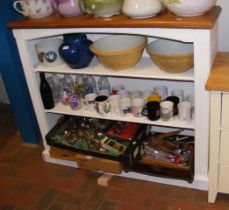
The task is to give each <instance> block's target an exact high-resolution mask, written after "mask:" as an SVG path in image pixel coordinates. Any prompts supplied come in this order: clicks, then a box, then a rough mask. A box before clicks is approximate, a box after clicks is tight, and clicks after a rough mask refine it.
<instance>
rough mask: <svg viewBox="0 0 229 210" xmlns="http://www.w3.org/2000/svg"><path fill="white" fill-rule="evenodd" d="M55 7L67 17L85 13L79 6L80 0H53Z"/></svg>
mask: <svg viewBox="0 0 229 210" xmlns="http://www.w3.org/2000/svg"><path fill="white" fill-rule="evenodd" d="M52 7H53V9H54V10H55V11H56V12H57V13H58V14H60V15H62V16H65V17H71V16H78V15H81V14H83V12H82V11H81V9H80V6H79V0H52Z"/></svg>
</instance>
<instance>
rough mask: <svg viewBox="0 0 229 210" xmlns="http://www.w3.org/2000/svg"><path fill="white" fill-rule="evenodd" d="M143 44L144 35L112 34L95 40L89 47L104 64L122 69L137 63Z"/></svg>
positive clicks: (144, 40) (144, 41)
mask: <svg viewBox="0 0 229 210" xmlns="http://www.w3.org/2000/svg"><path fill="white" fill-rule="evenodd" d="M145 45H146V38H145V37H144V36H135V35H113V36H108V37H105V38H101V39H98V40H96V41H95V42H94V43H93V44H92V45H91V46H90V49H91V51H92V52H93V53H95V55H96V56H97V58H98V60H99V61H100V62H101V63H102V64H103V65H104V66H106V67H108V68H110V69H114V70H124V69H128V68H132V67H133V66H135V64H137V62H138V61H139V60H140V58H141V56H142V53H143V50H144V48H145Z"/></svg>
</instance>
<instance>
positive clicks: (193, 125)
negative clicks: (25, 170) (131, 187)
mask: <svg viewBox="0 0 229 210" xmlns="http://www.w3.org/2000/svg"><path fill="white" fill-rule="evenodd" d="M220 11H221V8H220V7H218V6H215V7H214V8H212V9H211V10H210V11H209V12H208V13H207V14H206V15H203V16H200V17H197V18H194V19H193V18H184V19H183V18H180V17H176V16H174V15H172V14H171V13H169V12H167V11H164V12H163V13H162V14H160V15H159V16H157V17H155V18H149V19H142V20H132V19H129V18H127V17H126V16H124V15H120V16H115V17H112V18H109V19H105V20H104V19H100V18H93V17H91V16H87V15H82V16H78V17H72V18H61V17H59V16H56V15H54V16H50V17H47V18H43V19H37V20H28V19H27V20H26V19H25V20H19V21H15V22H12V23H10V24H8V27H9V28H12V29H13V34H14V37H15V39H16V42H17V46H18V50H19V53H20V56H21V61H22V64H23V68H24V73H25V77H26V80H27V84H28V87H29V91H30V94H31V98H32V102H33V105H34V109H35V112H36V116H37V120H38V123H39V126H40V130H41V134H42V137H43V144H44V151H43V158H44V160H45V161H48V162H50V163H55V164H61V165H67V166H73V167H77V164H76V162H74V161H66V160H60V159H55V158H51V157H50V154H49V149H50V147H49V145H47V143H46V141H45V135H46V134H47V133H48V132H49V131H50V129H51V128H52V127H53V126H54V125H55V124H56V122H57V120H58V118H59V117H60V116H61V115H63V114H66V115H77V116H85V117H96V118H106V119H112V120H123V121H130V122H137V123H145V124H151V125H152V127H153V128H155V129H161V130H163V129H164V130H166V129H168V130H171V129H177V128H180V129H184V132H187V133H191V134H193V135H194V136H195V160H194V164H195V167H194V181H193V183H191V184H189V183H187V182H185V181H182V180H176V179H167V178H158V177H154V176H149V175H143V174H141V173H135V172H128V173H125V172H123V173H122V174H121V176H125V177H129V178H137V179H143V180H148V181H155V182H160V183H166V184H171V185H178V186H186V187H192V188H197V189H205V190H207V189H208V138H209V135H208V132H209V123H208V122H209V106H208V101H209V93H208V92H207V91H205V89H204V85H205V82H206V80H207V77H208V74H209V71H210V69H211V66H212V63H213V61H214V58H215V54H216V52H217V42H218V40H217V18H218V16H219V14H220ZM67 33H86V34H87V35H88V37H89V38H90V39H92V40H96V39H98V38H99V37H101V36H106V35H110V34H139V35H145V36H147V37H148V41H150V40H151V39H158V38H165V39H172V40H179V41H182V42H191V43H193V44H194V68H193V69H190V70H189V71H187V72H185V73H179V74H168V73H166V72H164V71H161V70H160V69H159V68H158V67H157V66H156V65H154V64H153V63H152V61H151V60H150V58H149V56H148V55H147V54H146V53H144V55H143V57H142V59H141V60H140V62H139V63H138V64H137V65H136V66H135V67H134V68H133V69H130V70H127V71H122V72H116V71H112V70H110V69H106V68H104V67H103V66H102V65H101V64H100V63H98V61H97V60H96V58H95V59H94V60H93V61H92V63H91V64H90V66H89V67H88V68H85V69H82V70H73V69H70V68H69V67H67V65H60V66H58V67H50V68H44V67H42V66H40V65H38V58H37V55H36V53H35V48H34V45H35V44H36V43H37V42H38V41H40V40H42V39H45V38H48V37H56V36H58V37H62V35H63V34H67ZM39 72H45V73H58V74H61V73H62V74H63V73H66V74H72V75H76V74H88V75H94V76H99V75H106V76H108V77H109V79H110V81H111V84H112V85H114V84H119V83H123V84H125V85H126V86H127V88H128V89H135V88H136V84H138V86H139V87H141V88H142V89H145V88H152V87H153V86H154V85H156V84H162V83H163V84H166V85H167V86H168V87H169V91H171V89H172V88H176V87H182V88H183V89H184V90H185V92H186V93H191V94H194V96H195V117H194V118H193V120H192V122H190V123H184V122H181V121H179V120H178V119H177V118H174V119H173V120H171V121H169V122H163V121H161V120H158V121H149V120H147V119H146V118H135V117H123V118H121V119H120V117H118V116H114V115H106V116H105V117H101V116H100V115H98V114H91V113H88V112H85V111H84V110H79V111H72V110H71V109H70V108H66V107H64V106H62V105H61V104H58V105H57V106H55V108H53V109H51V110H44V108H43V105H42V101H41V97H40V93H39V76H38V73H39Z"/></svg>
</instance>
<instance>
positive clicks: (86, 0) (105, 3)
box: [80, 0, 123, 17]
mask: <svg viewBox="0 0 229 210" xmlns="http://www.w3.org/2000/svg"><path fill="white" fill-rule="evenodd" d="M80 1H81V9H82V10H83V11H84V12H85V13H88V14H93V15H94V16H95V17H111V16H113V15H118V14H120V13H121V11H122V5H123V0H80Z"/></svg>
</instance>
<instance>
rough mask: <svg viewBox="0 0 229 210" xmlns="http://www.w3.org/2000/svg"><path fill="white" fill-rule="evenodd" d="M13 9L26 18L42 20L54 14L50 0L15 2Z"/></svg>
mask: <svg viewBox="0 0 229 210" xmlns="http://www.w3.org/2000/svg"><path fill="white" fill-rule="evenodd" d="M13 7H14V9H15V10H16V11H17V12H18V13H20V14H22V15H24V16H25V17H28V18H43V17H46V16H49V15H52V14H53V13H54V10H53V8H52V7H51V0H46V1H44V0H17V1H14V3H13Z"/></svg>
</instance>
